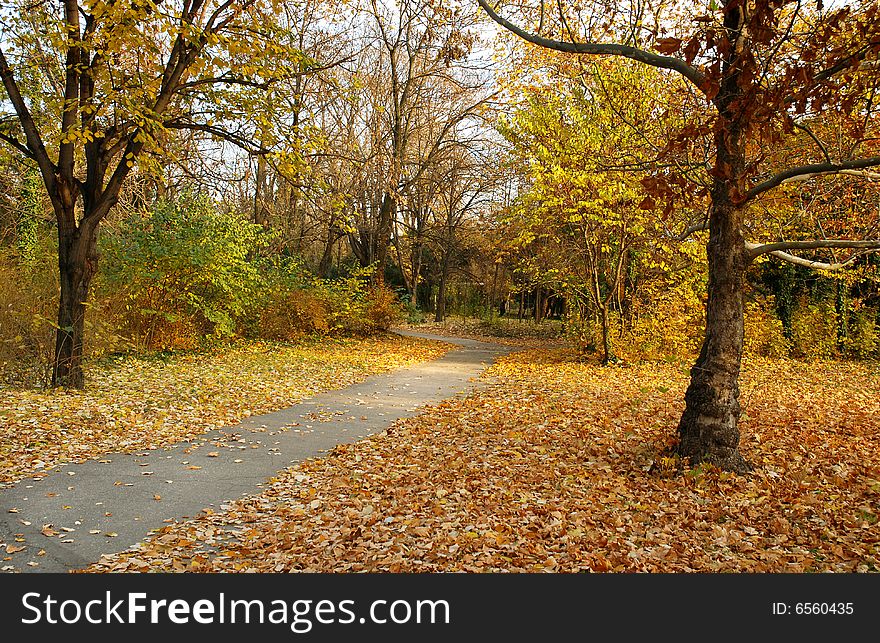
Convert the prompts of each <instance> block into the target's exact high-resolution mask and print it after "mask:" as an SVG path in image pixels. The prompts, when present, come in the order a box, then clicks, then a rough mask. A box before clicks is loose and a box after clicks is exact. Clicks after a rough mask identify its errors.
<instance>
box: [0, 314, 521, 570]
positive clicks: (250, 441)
mask: <svg viewBox="0 0 880 643" xmlns="http://www.w3.org/2000/svg"><path fill="white" fill-rule="evenodd" d="M397 332H398V333H399V334H401V335H407V336H410V337H422V338H425V339H434V340H439V341H443V342H447V343H450V344H454V345H456V346H457V348H455V349H453V350H451V351H450V352H448V353H447V354H446V355H445V356H443V357H441V358H440V359H437V360H434V361H431V362H426V363H422V364H418V365H415V366H411V367H407V368H401V369H397V370H394V371H392V372H390V373H384V374H381V375H373V376H370V377H368V378H367V379H366V380H364V381H363V382H361V383H360V384H355V385H352V386H349V387H346V388H343V389H338V390H335V391H327V392H325V393H320V394H318V395H315V396H314V397H311V398H308V399H306V400H303V401H302V402H300V403H299V404H296V405H294V406H291V407H288V408H285V409H282V410H279V411H275V412H273V413H268V414H266V415H257V416H252V417H249V418H246V419H244V420H243V421H242V422H241V423H239V424H237V425H235V426H231V427H225V428H222V429H218V430H215V431H210V432H208V433H205V434H203V435H201V436H199V437H197V438H194V439H193V440H191V441H188V442H182V443H179V444H176V445H174V446H171V447H169V448H166V449H155V450H151V451H138V452H135V453H129V454H121V453H115V454H108V455H106V456H103V457H101V458H98V459H94V460H89V461H87V462H84V463H81V464H66V465H61V466H60V467H59V468H58V469H57V470H56V472H54V473H52V474H51V475H49V476H46V477H45V478H41V479H33V478H25V479H24V480H22V481H21V482H19V483H18V484H16V485H14V486H12V487H9V488H7V489H3V490H2V491H0V511H2V514H0V543H3V545H2V548H0V557H2V558H3V559H4V560H3V561H2V563H0V568H3V569H4V571H21V572H64V571H69V570H71V569H76V568H82V567H85V566H87V565H89V564H90V563H92V562H94V561H96V560H98V558H100V556H101V555H102V554H110V553H116V552H120V551H124V550H126V549H128V548H129V547H131V546H132V545H134V544H135V543H138V542H140V541H142V540H143V539H144V538H146V537H147V536H148V535H149V533H150V532H151V531H152V530H153V529H156V528H158V527H161V526H162V525H163V522H170V521H171V520H179V519H184V518H189V517H192V516H194V515H196V514H197V513H199V512H200V511H202V510H203V509H206V508H213V509H215V510H218V511H219V510H220V509H221V505H222V504H223V503H225V502H229V501H231V500H234V499H236V498H239V497H240V496H242V495H244V494H248V493H255V492H258V491H259V490H260V487H262V485H263V483H265V482H266V480H267V479H269V478H271V477H272V476H274V475H275V474H276V473H277V472H278V471H279V470H281V469H284V468H285V467H288V466H290V465H292V464H295V463H297V462H301V461H303V460H305V459H307V458H311V457H315V456H319V455H321V454H322V453H324V452H326V451H328V450H330V449H332V448H333V447H334V446H335V445H337V444H345V443H351V442H355V441H357V440H359V439H361V438H364V437H366V436H368V435H372V434H375V433H379V432H381V431H383V430H385V429H386V428H387V427H388V426H390V425H391V424H392V423H393V422H394V421H396V420H398V419H400V418H403V417H409V416H412V415H415V414H416V413H418V412H419V411H418V410H419V408H420V407H422V406H425V405H427V404H433V403H437V402H439V401H441V400H444V399H447V398H450V397H453V396H455V395H458V394H461V393H464V392H466V391H468V390H470V389H472V388H474V386H475V385H476V382H475V381H474V380H475V379H476V377H477V376H479V375H480V374H481V373H482V372H483V371H484V370H485V369H486V368H487V367H488V366H489V365H490V364H491V363H492V362H493V361H494V360H495V359H496V358H497V357H499V356H500V355H504V354H507V353H509V352H511V351H512V350H514V349H511V348H509V347H506V346H500V345H498V344H490V343H487V342H480V341H477V340H472V339H461V338H455V337H441V336H438V335H430V334H425V333H418V332H412V331H397ZM27 523H29V524H27ZM47 525H48V527H45V526H47ZM7 545H11V546H12V551H13V552H14V553H12V554H8V553H7ZM18 547H25V549H23V550H21V551H15V549H16V548H18ZM41 550H42V551H44V552H45V553H44V554H43V555H38V552H40V551H41ZM28 563H31V564H30V565H29V564H28ZM33 563H36V565H33Z"/></svg>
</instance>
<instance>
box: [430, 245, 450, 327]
mask: <svg viewBox="0 0 880 643" xmlns="http://www.w3.org/2000/svg"><path fill="white" fill-rule="evenodd" d="M448 278H449V257H448V256H444V257H443V268H442V270H441V271H440V283H439V285H438V286H437V308H436V312H435V314H434V321H435V322H442V321H443V320H444V319H445V318H446V282H447V281H448Z"/></svg>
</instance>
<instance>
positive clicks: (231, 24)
mask: <svg viewBox="0 0 880 643" xmlns="http://www.w3.org/2000/svg"><path fill="white" fill-rule="evenodd" d="M273 11H274V10H273V7H272V5H271V4H270V3H269V2H262V0H180V1H178V2H149V1H148V2H138V1H133V0H120V1H111V2H107V1H104V0H85V1H80V2H77V1H76V0H64V1H63V2H59V3H48V2H37V3H29V2H19V1H18V0H13V1H12V2H7V3H5V4H4V8H3V18H2V25H0V27H2V34H0V42H2V48H0V76H2V81H3V86H4V88H5V90H6V94H7V97H8V103H7V105H8V106H9V107H11V109H12V112H11V113H7V114H6V115H5V116H4V119H3V129H2V131H0V140H2V141H3V142H5V143H6V144H7V145H8V146H9V147H10V148H11V149H12V150H14V151H15V152H16V153H17V154H19V155H20V156H21V157H23V158H24V159H26V160H27V161H28V162H30V163H32V164H33V165H35V166H36V167H37V168H38V169H39V174H40V177H41V179H42V182H43V184H44V186H45V189H46V192H47V194H48V196H49V200H50V201H51V204H52V208H53V211H54V215H55V220H56V225H57V233H58V268H59V274H60V281H61V293H60V300H59V306H58V319H57V339H56V347H55V357H54V364H53V374H52V383H53V385H56V386H71V387H82V386H83V370H82V352H83V327H84V318H85V314H86V306H87V301H88V297H89V286H90V284H91V281H92V278H93V277H94V275H95V272H96V270H97V263H98V255H97V239H98V232H99V227H100V224H101V222H102V221H103V220H104V219H105V218H106V217H107V215H108V213H109V212H110V211H111V210H112V209H113V207H114V205H115V204H116V203H117V201H118V199H119V195H120V191H121V189H122V187H123V185H124V184H125V183H126V180H127V179H128V178H129V177H130V175H131V174H132V173H133V172H134V171H135V168H136V167H138V166H140V167H144V166H145V165H149V164H151V163H152V164H153V165H155V166H158V165H161V163H162V160H161V159H162V158H163V151H164V148H165V145H166V143H167V141H168V140H169V139H170V138H171V137H172V136H173V133H174V132H175V131H178V130H189V131H195V132H199V133H201V134H202V135H205V136H210V137H214V138H223V139H225V140H226V141H228V142H230V143H232V144H235V145H241V146H243V147H245V148H246V149H249V150H251V151H252V152H257V153H259V152H266V151H268V146H267V145H266V144H265V142H266V138H263V139H262V140H260V139H258V140H253V138H252V137H251V136H250V131H252V130H249V129H248V127H247V126H246V124H245V123H244V122H243V121H242V120H240V119H238V118H236V117H237V116H238V115H239V114H247V113H250V114H252V115H254V116H255V119H254V120H257V121H259V119H261V118H263V119H267V120H269V121H271V118H270V115H269V114H265V113H263V112H262V111H261V109H260V108H262V107H263V105H262V104H261V103H260V102H259V101H257V100H256V98H257V97H259V96H260V95H261V92H262V91H263V90H264V89H265V88H266V87H268V86H269V85H271V83H272V81H273V80H274V79H276V78H278V77H279V76H282V75H284V74H285V73H286V68H287V66H288V62H287V61H288V60H291V59H293V60H296V56H295V52H290V51H287V50H285V49H284V48H283V47H281V46H280V45H279V44H278V38H277V37H276V34H275V33H273V32H274V30H275V26H274V25H273V23H272V22H271V20H267V17H268V16H270V15H271V14H272V13H273ZM247 101H252V102H247ZM249 108H250V109H251V110H252V111H250V112H249V111H248V110H249ZM268 126H269V123H267V127H268Z"/></svg>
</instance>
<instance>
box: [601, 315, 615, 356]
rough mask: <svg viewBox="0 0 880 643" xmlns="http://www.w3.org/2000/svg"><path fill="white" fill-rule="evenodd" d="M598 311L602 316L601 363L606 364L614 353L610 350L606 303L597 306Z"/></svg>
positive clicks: (609, 328)
mask: <svg viewBox="0 0 880 643" xmlns="http://www.w3.org/2000/svg"><path fill="white" fill-rule="evenodd" d="M599 313H600V316H601V317H602V351H603V356H602V365H603V366H608V365H609V364H610V363H611V362H612V360H613V359H614V353H613V351H612V350H611V322H610V320H609V319H608V304H607V303H605V304H602V305H600V306H599Z"/></svg>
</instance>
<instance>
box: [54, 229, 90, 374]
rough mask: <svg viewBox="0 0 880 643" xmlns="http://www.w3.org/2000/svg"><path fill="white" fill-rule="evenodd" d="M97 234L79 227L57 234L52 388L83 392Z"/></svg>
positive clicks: (62, 230)
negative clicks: (58, 286)
mask: <svg viewBox="0 0 880 643" xmlns="http://www.w3.org/2000/svg"><path fill="white" fill-rule="evenodd" d="M97 262H98V256H97V230H94V229H91V228H89V227H85V226H83V227H80V228H78V229H75V230H67V229H65V228H64V227H61V228H59V231H58V270H59V276H60V278H61V297H60V300H59V302H58V328H57V330H56V335H55V361H54V363H53V366H52V386H64V387H70V388H83V385H84V384H85V381H84V377H83V367H82V357H83V333H84V329H85V314H86V301H87V299H88V295H89V285H90V284H91V281H92V277H94V275H95V271H96V269H97Z"/></svg>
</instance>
